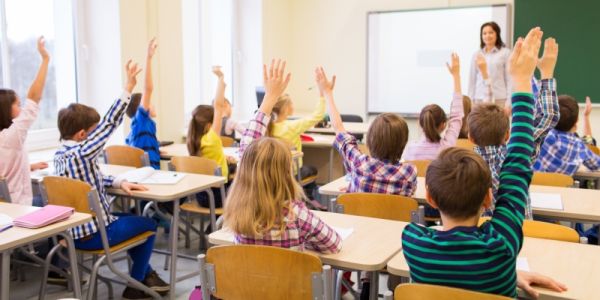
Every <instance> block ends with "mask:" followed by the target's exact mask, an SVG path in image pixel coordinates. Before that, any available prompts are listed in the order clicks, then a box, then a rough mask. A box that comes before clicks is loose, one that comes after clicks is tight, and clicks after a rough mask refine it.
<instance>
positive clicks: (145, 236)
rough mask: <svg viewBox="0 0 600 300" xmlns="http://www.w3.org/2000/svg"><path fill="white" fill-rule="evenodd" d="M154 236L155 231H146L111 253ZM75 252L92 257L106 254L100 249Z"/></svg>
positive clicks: (117, 245)
mask: <svg viewBox="0 0 600 300" xmlns="http://www.w3.org/2000/svg"><path fill="white" fill-rule="evenodd" d="M154 234H155V232H154V231H146V232H144V233H141V234H138V235H136V236H134V237H132V238H130V239H128V240H126V241H124V242H121V243H118V244H116V245H114V246H112V247H110V252H111V253H115V252H117V251H119V250H121V249H123V248H125V247H127V246H129V245H131V244H134V243H137V242H139V241H144V240H146V239H148V238H149V237H151V236H153V235H154ZM62 242H64V240H63V241H61V243H62ZM63 246H65V245H64V244H63ZM75 250H77V252H81V253H84V254H92V255H102V254H104V249H100V250H83V249H75Z"/></svg>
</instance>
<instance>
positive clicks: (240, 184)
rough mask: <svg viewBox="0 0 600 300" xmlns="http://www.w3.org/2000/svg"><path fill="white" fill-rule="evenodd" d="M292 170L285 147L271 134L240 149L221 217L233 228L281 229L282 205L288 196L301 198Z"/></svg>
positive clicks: (287, 205)
mask: <svg viewBox="0 0 600 300" xmlns="http://www.w3.org/2000/svg"><path fill="white" fill-rule="evenodd" d="M305 198H306V197H305V195H304V192H303V190H302V187H301V186H300V185H299V184H298V182H297V181H296V180H295V178H294V175H293V174H292V155H291V152H290V150H289V148H288V147H287V146H286V145H285V144H284V143H283V142H281V141H279V140H277V139H274V138H268V137H265V138H261V139H259V140H256V141H254V142H253V143H252V144H250V146H248V148H246V151H245V152H244V154H243V156H242V158H241V160H240V163H239V166H238V169H237V172H236V175H235V179H234V180H233V184H232V186H231V188H230V190H229V193H228V195H227V201H226V203H225V211H224V214H223V218H224V221H225V226H227V227H228V228H230V229H231V230H232V231H233V232H235V233H237V234H241V235H247V236H258V235H261V234H263V233H265V232H267V231H269V230H272V229H279V231H280V232H282V231H283V230H284V229H285V227H286V224H285V222H283V218H284V217H286V216H284V215H283V212H284V209H287V211H288V213H291V203H292V200H304V199H305Z"/></svg>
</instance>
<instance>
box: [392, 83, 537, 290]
mask: <svg viewBox="0 0 600 300" xmlns="http://www.w3.org/2000/svg"><path fill="white" fill-rule="evenodd" d="M512 101H513V110H512V121H513V122H512V127H511V135H510V140H509V142H508V146H507V154H506V159H504V163H503V165H502V169H501V171H500V185H499V189H498V201H497V202H496V208H495V210H494V214H493V215H492V218H491V220H490V221H487V222H485V223H484V224H482V225H481V226H480V227H476V226H472V227H455V228H453V229H451V230H448V231H438V230H435V229H432V228H425V227H422V226H420V225H418V224H414V223H411V224H409V225H408V226H406V228H405V229H404V232H403V233H402V249H403V253H404V257H405V258H406V261H407V262H408V265H409V267H410V275H411V278H412V279H413V280H414V281H416V282H419V283H428V284H438V285H446V286H451V287H457V288H463V289H469V290H475V291H479V292H485V293H493V294H500V295H505V296H508V297H516V296H517V293H516V292H517V290H516V285H517V274H516V259H517V256H518V254H519V251H521V246H522V244H523V231H522V225H523V217H524V216H523V214H524V212H525V201H526V200H527V197H528V188H529V184H530V182H531V176H532V171H531V156H532V154H533V150H534V140H533V120H534V118H533V109H534V102H533V97H532V95H531V94H529V93H515V94H513V97H512ZM442 213H443V212H442Z"/></svg>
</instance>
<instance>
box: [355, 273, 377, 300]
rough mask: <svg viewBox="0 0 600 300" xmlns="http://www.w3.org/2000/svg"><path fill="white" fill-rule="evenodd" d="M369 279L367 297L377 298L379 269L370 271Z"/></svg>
mask: <svg viewBox="0 0 600 300" xmlns="http://www.w3.org/2000/svg"><path fill="white" fill-rule="evenodd" d="M370 279H371V280H370V290H369V299H371V300H377V299H378V297H379V271H373V272H371V278H370ZM359 280H360V279H359Z"/></svg>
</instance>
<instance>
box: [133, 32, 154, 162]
mask: <svg viewBox="0 0 600 300" xmlns="http://www.w3.org/2000/svg"><path fill="white" fill-rule="evenodd" d="M156 47H157V45H156V42H155V39H152V40H151V41H150V43H149V44H148V53H147V55H146V73H145V80H144V93H143V94H142V95H140V94H139V93H135V94H133V95H131V102H130V103H129V106H127V116H129V117H130V118H131V132H130V133H129V136H128V137H127V139H126V140H125V143H127V145H129V146H132V147H136V148H140V149H142V150H144V151H146V152H147V153H148V157H149V158H150V165H151V166H152V167H153V168H154V169H157V170H158V169H160V152H159V151H160V150H159V143H158V139H157V138H156V123H155V122H154V120H152V118H154V117H156V113H155V110H154V107H152V105H151V104H150V99H151V97H152V90H153V88H154V87H153V83H152V57H153V56H154V53H156ZM140 100H141V104H142V105H141V106H140Z"/></svg>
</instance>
